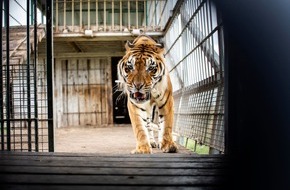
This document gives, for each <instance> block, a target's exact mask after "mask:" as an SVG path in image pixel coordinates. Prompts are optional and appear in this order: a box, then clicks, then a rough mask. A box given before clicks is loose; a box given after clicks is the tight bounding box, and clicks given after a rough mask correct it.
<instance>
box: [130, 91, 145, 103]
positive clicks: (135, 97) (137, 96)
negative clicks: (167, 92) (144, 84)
mask: <svg viewBox="0 0 290 190" xmlns="http://www.w3.org/2000/svg"><path fill="white" fill-rule="evenodd" d="M130 98H131V99H133V100H135V101H136V102H137V103H143V102H145V101H147V100H149V93H148V92H146V93H145V94H144V93H141V92H135V93H132V92H130Z"/></svg>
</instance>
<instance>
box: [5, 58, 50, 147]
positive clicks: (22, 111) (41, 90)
mask: <svg viewBox="0 0 290 190" xmlns="http://www.w3.org/2000/svg"><path fill="white" fill-rule="evenodd" d="M30 62H31V63H33V61H32V60H31V61H30ZM9 68H10V69H9V71H8V72H10V78H9V80H7V78H6V76H7V74H6V73H7V69H6V65H5V64H4V65H3V82H4V84H7V82H9V84H10V85H9V89H8V91H7V88H6V87H7V85H3V92H2V93H3V100H4V102H3V103H4V104H3V107H1V109H3V116H4V118H3V126H2V127H1V129H2V130H1V137H3V138H1V144H2V149H4V150H20V151H47V150H48V137H47V136H48V129H47V122H45V121H46V120H45V119H47V105H46V103H45V102H47V97H46V92H45V89H46V83H45V82H43V80H42V79H43V77H44V73H45V67H44V66H42V65H39V71H38V77H39V78H38V84H37V92H38V94H39V96H37V102H38V105H39V107H38V110H37V111H38V116H39V120H37V119H36V114H35V113H36V112H35V111H36V110H35V102H36V101H35V100H36V97H35V90H36V89H35V88H34V86H35V85H34V83H35V76H34V69H35V68H34V64H30V70H27V64H25V63H22V64H12V65H10V67H9ZM28 71H29V72H30V73H29V76H27V73H28ZM28 78H29V82H28V81H27V80H28ZM45 81H46V79H45ZM36 82H37V81H36ZM28 92H29V94H28ZM7 96H10V97H9V99H10V101H9V103H8V102H7ZM7 112H9V115H10V117H9V118H8V117H7ZM43 119H44V120H43Z"/></svg>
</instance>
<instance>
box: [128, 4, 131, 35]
mask: <svg viewBox="0 0 290 190" xmlns="http://www.w3.org/2000/svg"><path fill="white" fill-rule="evenodd" d="M130 24H131V21H130V1H128V30H130Z"/></svg>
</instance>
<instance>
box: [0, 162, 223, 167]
mask: <svg viewBox="0 0 290 190" xmlns="http://www.w3.org/2000/svg"><path fill="white" fill-rule="evenodd" d="M5 165H6V166H8V165H10V166H13V165H14V166H23V165H33V166H49V167H53V166H54V167H56V166H57V167H64V166H66V167H72V166H79V167H95V168H106V167H108V168H157V169H166V168H179V169H186V168H187V169H190V168H191V169H202V168H207V169H209V168H217V169H218V168H224V166H225V165H224V163H197V162H176V163H175V162H154V161H152V162H141V161H132V162H130V161H128V162H116V161H93V160H92V161H90V162H88V161H86V160H83V161H79V160H78V161H75V160H70V161H69V162H68V161H67V160H2V161H1V163H0V166H5Z"/></svg>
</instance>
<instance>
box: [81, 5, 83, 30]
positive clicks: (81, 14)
mask: <svg viewBox="0 0 290 190" xmlns="http://www.w3.org/2000/svg"><path fill="white" fill-rule="evenodd" d="M82 16H83V2H82V0H80V31H81V30H82V27H83V24H82V20H83V18H82Z"/></svg>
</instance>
